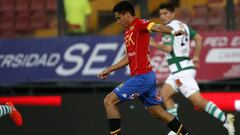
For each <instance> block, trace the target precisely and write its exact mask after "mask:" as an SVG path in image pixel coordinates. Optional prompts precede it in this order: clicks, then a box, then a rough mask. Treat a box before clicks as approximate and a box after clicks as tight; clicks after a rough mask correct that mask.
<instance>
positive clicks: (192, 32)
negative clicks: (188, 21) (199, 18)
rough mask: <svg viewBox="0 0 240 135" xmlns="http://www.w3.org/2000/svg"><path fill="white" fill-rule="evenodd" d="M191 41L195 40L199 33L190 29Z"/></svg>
mask: <svg viewBox="0 0 240 135" xmlns="http://www.w3.org/2000/svg"><path fill="white" fill-rule="evenodd" d="M189 33H190V39H193V38H194V37H195V36H196V35H197V31H195V30H194V29H192V28H191V27H189Z"/></svg>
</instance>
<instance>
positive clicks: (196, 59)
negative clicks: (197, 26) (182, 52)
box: [189, 27, 202, 68]
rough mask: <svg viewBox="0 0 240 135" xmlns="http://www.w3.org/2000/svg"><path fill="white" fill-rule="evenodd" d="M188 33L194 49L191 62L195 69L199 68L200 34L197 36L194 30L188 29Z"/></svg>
mask: <svg viewBox="0 0 240 135" xmlns="http://www.w3.org/2000/svg"><path fill="white" fill-rule="evenodd" d="M189 32H190V39H192V40H194V41H195V48H194V54H193V58H192V61H193V63H194V65H195V67H197V68H198V67H199V66H200V65H199V61H200V59H199V58H200V53H201V48H202V37H201V35H200V34H198V33H197V32H196V31H195V30H194V29H192V28H191V27H189Z"/></svg>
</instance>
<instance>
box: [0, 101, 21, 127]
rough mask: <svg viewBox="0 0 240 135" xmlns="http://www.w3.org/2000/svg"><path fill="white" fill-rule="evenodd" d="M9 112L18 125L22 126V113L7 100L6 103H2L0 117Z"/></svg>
mask: <svg viewBox="0 0 240 135" xmlns="http://www.w3.org/2000/svg"><path fill="white" fill-rule="evenodd" d="M7 114H9V115H10V118H11V119H12V121H13V122H14V123H15V124H16V125H17V126H21V125H22V124H23V120H22V116H21V114H20V113H19V112H18V111H17V109H16V108H15V107H14V105H13V104H12V103H11V102H7V103H6V105H0V117H3V116H5V115H7Z"/></svg>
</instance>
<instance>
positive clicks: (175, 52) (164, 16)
mask: <svg viewBox="0 0 240 135" xmlns="http://www.w3.org/2000/svg"><path fill="white" fill-rule="evenodd" d="M159 17H160V19H161V20H162V22H163V23H164V24H166V25H168V26H170V27H172V28H173V30H174V31H177V30H184V31H185V32H186V34H185V35H181V36H174V35H172V34H163V44H158V43H156V42H155V41H153V40H152V41H151V46H154V47H157V48H158V49H160V50H162V51H164V52H166V53H167V62H168V65H169V69H170V71H171V74H170V75H169V77H168V78H167V80H166V81H165V83H164V85H163V87H162V89H161V90H160V93H161V96H162V99H163V102H164V106H165V108H166V109H167V111H168V112H169V113H171V114H172V115H173V116H177V105H176V104H175V103H174V101H173V99H172V96H173V95H174V94H176V93H178V92H181V93H182V94H183V95H184V96H185V97H186V98H187V99H188V100H189V101H190V102H191V103H192V104H193V105H194V106H197V107H199V108H200V109H202V110H205V111H206V112H207V113H209V114H210V115H211V116H213V117H215V118H217V119H218V120H220V121H221V122H223V126H224V127H225V128H226V129H227V130H228V133H229V135H234V132H235V129H234V115H232V114H225V113H224V112H223V111H222V110H221V109H219V108H218V107H217V106H216V105H215V104H214V103H213V102H211V101H208V100H207V99H204V98H203V97H202V96H201V94H200V92H199V87H198V84H197V82H196V80H195V75H196V68H198V67H199V56H200V50H201V43H202V38H201V36H200V35H199V34H198V33H197V32H196V31H195V30H193V29H192V28H191V27H189V26H188V25H187V24H185V23H183V22H181V21H179V20H175V19H174V18H175V12H174V7H173V6H172V5H171V4H170V3H164V4H161V5H160V6H159ZM191 39H193V40H195V42H196V45H195V50H194V55H193V58H192V59H191V58H190V57H189V54H190V40H191ZM174 134H175V133H174V132H169V135H174Z"/></svg>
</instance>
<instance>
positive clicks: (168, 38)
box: [162, 33, 174, 45]
mask: <svg viewBox="0 0 240 135" xmlns="http://www.w3.org/2000/svg"><path fill="white" fill-rule="evenodd" d="M162 41H163V44H164V45H173V42H174V36H173V35H172V34H166V33H163V37H162Z"/></svg>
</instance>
